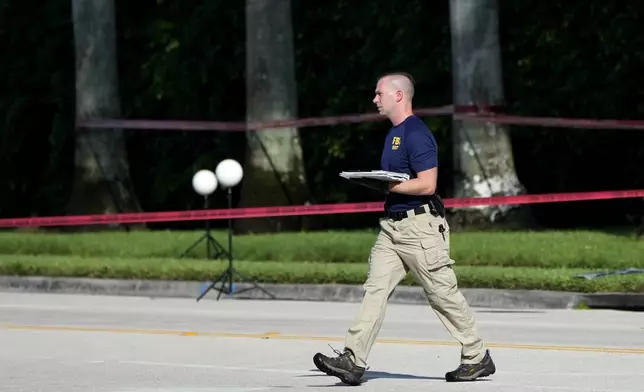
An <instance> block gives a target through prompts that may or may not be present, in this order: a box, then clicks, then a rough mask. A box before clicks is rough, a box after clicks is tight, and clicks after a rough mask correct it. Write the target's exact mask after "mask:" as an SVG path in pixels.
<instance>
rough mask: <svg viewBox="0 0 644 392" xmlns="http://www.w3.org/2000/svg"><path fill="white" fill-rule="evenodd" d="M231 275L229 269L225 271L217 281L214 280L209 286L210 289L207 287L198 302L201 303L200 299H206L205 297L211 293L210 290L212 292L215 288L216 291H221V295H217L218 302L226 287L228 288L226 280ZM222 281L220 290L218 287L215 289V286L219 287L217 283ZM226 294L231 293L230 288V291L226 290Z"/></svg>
mask: <svg viewBox="0 0 644 392" xmlns="http://www.w3.org/2000/svg"><path fill="white" fill-rule="evenodd" d="M229 274H230V271H229V270H228V269H227V270H226V271H224V273H223V274H221V275H219V277H218V278H217V279H215V280H214V281H213V282H212V283H211V284H210V285H208V287H207V288H206V289H205V290H204V291H203V292H202V293H201V295H199V297H197V302H199V300H200V299H202V298H203V297H205V296H206V294H208V292H209V291H210V290H212V289H213V288H214V289H215V290H217V291H219V295H217V300H219V297H220V296H221V293H222V292H223V291H224V287H225V286H226V280H225V278H226V277H227V276H228V275H229ZM220 281H221V288H219V289H218V288H216V287H215V285H217V283H219V282H220ZM226 292H227V293H229V292H230V288H228V290H226Z"/></svg>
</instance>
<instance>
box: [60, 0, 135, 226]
mask: <svg viewBox="0 0 644 392" xmlns="http://www.w3.org/2000/svg"><path fill="white" fill-rule="evenodd" d="M72 13H73V22H74V42H75V51H76V117H77V118H78V119H87V118H105V117H109V118H118V117H119V116H120V103H119V96H118V73H117V62H116V36H115V35H116V32H115V30H116V28H115V12H114V1H113V0H72ZM75 139H76V149H75V158H74V164H75V170H74V185H73V189H72V195H71V198H70V201H69V203H68V206H67V213H68V214H110V213H115V212H138V211H140V210H141V208H140V206H139V203H138V201H137V199H136V196H135V193H134V190H133V187H132V184H131V181H130V171H129V163H128V159H127V152H126V148H125V138H124V135H123V130H121V129H81V128H77V129H76V134H75ZM112 227H119V225H113V226H112ZM91 228H100V229H102V228H105V226H91V227H87V228H79V229H86V230H87V229H91Z"/></svg>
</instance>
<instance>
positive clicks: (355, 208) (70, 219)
mask: <svg viewBox="0 0 644 392" xmlns="http://www.w3.org/2000/svg"><path fill="white" fill-rule="evenodd" d="M636 197H644V189H642V190H631V191H602V192H578V193H551V194H539V195H520V196H493V197H469V198H459V199H445V207H446V208H456V207H473V206H485V205H504V204H533V203H554V202H569V201H580V200H606V199H624V198H636ZM381 211H383V202H367V203H344V204H318V205H310V206H278V207H253V208H237V209H236V208H233V209H218V210H192V211H169V212H142V213H123V214H109V215H73V216H54V217H34V218H8V219H0V227H42V226H80V225H102V224H115V223H143V222H170V221H194V220H206V219H211V220H216V219H228V218H232V219H239V218H266V217H275V216H294V215H324V214H348V213H357V212H381Z"/></svg>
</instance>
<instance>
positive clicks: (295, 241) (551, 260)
mask: <svg viewBox="0 0 644 392" xmlns="http://www.w3.org/2000/svg"><path fill="white" fill-rule="evenodd" d="M200 235H201V233H200V232H198V231H195V232H185V231H158V232H148V231H143V232H133V233H87V234H19V233H9V232H5V233H0V254H4V255H61V256H62V255H74V256H85V257H124V258H131V259H134V258H155V257H163V258H174V257H178V256H179V254H181V253H182V252H183V251H184V250H185V249H187V248H188V247H189V246H190V245H191V244H192V243H193V242H194V241H195V240H197V239H198V238H199V236H200ZM214 236H215V238H216V239H217V241H219V242H220V243H221V244H222V245H223V246H224V247H225V248H227V244H228V242H227V241H228V239H227V236H226V234H225V232H215V234H214ZM375 237H376V232H375V231H356V232H342V231H333V232H315V233H286V234H267V235H246V236H236V237H234V238H233V253H234V257H235V258H236V259H240V260H248V261H253V260H256V261H280V262H287V261H320V262H328V263H365V262H366V260H367V257H368V255H369V250H370V249H371V246H372V245H373V242H374V240H375ZM451 244H452V257H453V258H454V259H455V260H456V261H457V262H458V263H459V264H460V265H478V266H486V265H487V266H512V267H547V268H563V267H567V268H629V267H637V268H644V240H637V239H634V238H630V237H627V236H620V235H614V234H608V233H602V232H592V231H547V232H463V233H453V234H452V236H451ZM205 254H206V246H205V243H201V244H200V245H199V246H198V247H197V248H196V249H194V250H193V251H192V252H190V254H188V255H187V256H186V257H188V258H197V259H198V258H205Z"/></svg>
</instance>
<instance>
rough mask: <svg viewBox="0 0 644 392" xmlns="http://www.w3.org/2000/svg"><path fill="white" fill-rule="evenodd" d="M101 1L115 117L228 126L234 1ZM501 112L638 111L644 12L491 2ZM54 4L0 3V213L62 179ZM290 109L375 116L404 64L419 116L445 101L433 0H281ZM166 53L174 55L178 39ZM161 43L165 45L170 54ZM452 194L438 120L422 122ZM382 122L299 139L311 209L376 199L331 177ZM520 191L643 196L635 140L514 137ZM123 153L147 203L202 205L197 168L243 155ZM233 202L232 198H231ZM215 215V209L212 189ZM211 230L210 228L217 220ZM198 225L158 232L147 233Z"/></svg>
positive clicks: (562, 221)
mask: <svg viewBox="0 0 644 392" xmlns="http://www.w3.org/2000/svg"><path fill="white" fill-rule="evenodd" d="M158 3H159V2H157V1H156V0H154V1H150V0H140V1H123V0H120V1H116V7H117V21H118V27H117V28H118V35H119V37H118V61H119V73H120V74H119V77H120V93H121V100H122V110H123V117H124V118H153V119H164V118H165V119H188V120H222V121H243V120H244V114H245V102H244V100H245V98H244V94H245V84H244V73H245V65H244V61H245V59H244V39H245V37H244V2H243V1H232V2H231V1H214V0H211V1H203V0H200V1H196V0H182V1H165V2H160V4H158ZM500 3H501V5H500V6H501V14H500V38H501V45H502V56H503V73H504V83H505V94H506V99H507V111H508V112H510V113H512V114H521V115H530V116H561V117H589V118H612V119H642V118H643V117H644V73H642V71H641V70H642V69H643V65H644V54H643V53H644V52H643V51H642V49H641V48H643V47H644V33H642V30H641V16H644V12H643V11H644V3H642V2H639V3H638V2H636V1H634V0H631V1H622V2H614V3H610V2H607V3H605V4H604V2H601V1H587V0H586V1H582V0H568V1H565V2H564V1H550V2H545V1H521V2H514V1H500ZM70 7H71V2H70V1H69V0H47V1H40V2H24V1H22V2H19V1H11V2H10V1H9V0H0V15H1V16H0V18H1V20H0V43H1V45H2V53H3V55H2V61H0V74H1V75H2V78H0V184H1V188H0V189H1V191H0V216H1V217H23V216H45V215H59V214H63V211H64V207H65V203H66V202H67V199H68V197H69V195H70V191H71V179H72V174H73V152H74V144H73V116H74V52H73V50H74V49H73V36H72V23H71V9H70ZM292 7H293V28H294V38H295V60H296V73H297V75H296V76H297V83H298V85H297V90H298V96H299V103H298V105H299V116H300V117H308V116H324V115H340V114H349V113H366V112H374V107H373V104H372V102H371V100H372V98H373V89H374V86H375V78H376V76H377V75H378V74H379V73H382V72H385V71H390V70H406V71H408V72H411V73H412V74H413V75H414V77H415V78H416V79H417V82H418V86H417V95H416V98H415V106H416V107H431V106H442V105H446V104H451V102H452V99H451V95H452V93H451V71H450V67H451V57H450V35H449V15H448V1H442V2H427V1H420V0H417V1H405V2H393V1H384V0H370V1H365V0H353V1H351V2H349V1H346V0H330V1H328V2H317V4H316V6H315V7H313V6H311V2H307V1H303V0H294V1H293V5H292ZM176 44H178V46H176ZM172 47H175V48H174V49H172V50H170V49H168V48H172ZM426 120H427V121H428V123H429V124H430V125H431V128H432V130H433V131H434V133H435V135H436V137H437V139H438V142H439V146H440V159H441V163H442V165H441V171H440V179H439V191H440V193H441V194H443V195H444V196H445V197H450V192H451V189H450V188H451V187H450V185H451V184H450V181H451V180H450V175H451V173H450V170H451V169H450V168H451V154H450V153H451V145H450V138H451V134H450V132H451V125H450V120H449V117H440V118H426ZM388 125H389V124H388V123H386V122H377V123H365V124H353V125H346V126H344V125H343V126H324V127H317V128H305V129H302V130H301V134H302V137H303V143H304V149H305V162H306V165H307V171H308V178H309V185H310V187H311V190H312V193H313V195H314V196H315V198H316V199H315V200H314V202H315V203H335V202H349V201H374V200H378V196H377V195H375V194H373V193H371V192H370V191H369V190H367V189H364V188H360V187H356V186H351V185H348V184H347V183H346V182H343V181H339V177H338V175H337V173H338V172H339V171H341V170H348V169H372V168H374V166H377V165H378V164H379V156H380V153H381V147H382V138H383V137H384V134H385V132H386V130H387V127H388ZM511 129H512V134H511V136H512V144H513V149H514V152H515V160H516V165H517V171H518V175H519V178H520V180H521V181H522V182H523V184H524V185H525V186H526V187H527V191H528V192H529V193H548V192H574V191H599V190H617V189H638V188H639V189H642V188H644V173H643V170H642V168H643V167H644V159H643V158H644V132H642V131H624V130H579V129H562V128H553V129H547V128H537V127H512V128H511ZM127 135H128V149H129V160H130V164H131V174H132V178H133V181H134V184H135V189H136V194H137V197H138V198H139V201H140V203H141V205H142V207H143V209H144V210H145V211H163V210H165V211H167V210H183V209H195V208H201V206H202V201H201V199H200V198H199V197H197V196H196V195H194V193H193V192H192V189H191V185H190V181H191V177H192V175H193V173H194V168H195V167H201V166H208V165H209V166H210V167H214V166H215V165H216V163H217V162H219V161H220V160H221V159H223V158H227V157H233V158H236V159H238V160H240V161H243V151H244V143H245V136H244V134H243V133H241V132H235V133H228V132H177V131H140V130H130V131H128V133H127ZM235 197H237V194H236V195H235ZM215 203H216V204H215V205H214V206H215V207H217V206H221V207H225V200H224V195H223V192H218V194H217V197H216V198H215ZM643 211H644V208H643V202H642V200H641V199H625V200H614V201H591V202H572V203H553V204H540V205H535V206H533V208H532V212H533V213H534V216H535V218H536V220H537V223H538V224H539V225H540V226H542V227H582V226H602V227H606V226H616V225H630V224H632V219H633V217H634V216H640V215H641V214H642V212H643ZM319 219H322V220H324V226H325V227H327V228H339V227H341V228H355V227H364V226H369V227H373V224H374V222H373V215H372V214H358V215H353V214H349V215H340V216H336V217H331V216H321V217H319ZM215 223H216V224H219V223H221V224H223V223H224V222H219V223H217V222H215ZM197 225H198V226H201V225H202V223H200V222H190V223H159V224H154V225H150V227H156V228H179V227H181V228H185V227H191V226H197Z"/></svg>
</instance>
